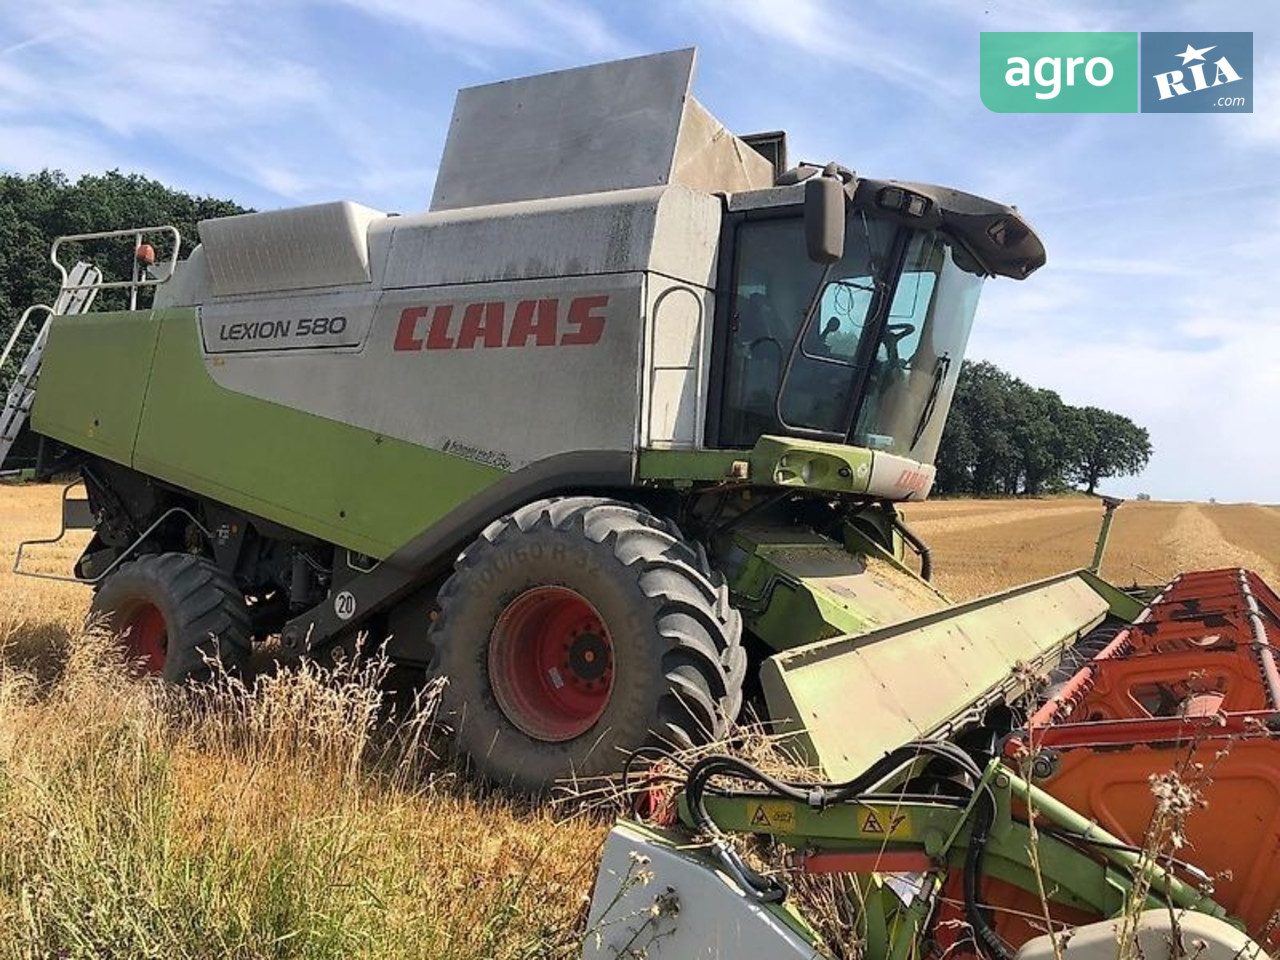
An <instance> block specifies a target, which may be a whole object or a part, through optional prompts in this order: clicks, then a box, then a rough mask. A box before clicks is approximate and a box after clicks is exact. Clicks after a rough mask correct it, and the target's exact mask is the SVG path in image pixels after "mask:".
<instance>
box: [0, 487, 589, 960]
mask: <svg viewBox="0 0 1280 960" xmlns="http://www.w3.org/2000/svg"><path fill="white" fill-rule="evenodd" d="M56 498H57V493H56V491H55V490H51V489H49V488H38V487H34V488H4V489H3V490H0V552H2V553H3V554H4V555H6V556H8V555H11V553H12V550H13V547H14V546H15V543H16V541H17V539H19V538H21V537H25V536H37V535H41V534H45V533H47V532H48V531H49V529H50V526H51V525H53V526H54V527H56V513H55V512H54V511H53V510H52V507H53V506H54V505H55V504H56ZM74 553H75V550H74V549H68V550H66V551H65V556H63V557H62V560H63V562H64V563H69V561H70V560H71V558H72V557H73V556H74ZM87 602H88V591H87V590H85V589H84V588H83V587H79V586H76V585H67V584H54V583H44V582H40V581H28V580H20V579H18V578H15V577H13V576H12V575H11V574H9V573H8V572H7V571H6V572H5V573H4V574H3V575H0V610H2V611H3V614H2V616H3V619H2V620H0V931H2V932H3V937H0V955H6V956H14V957H20V956H22V957H30V956H38V957H52V956H74V957H130V958H133V957H164V958H175V957H214V956H217V957H244V958H250V957H253V958H256V957H335V958H337V957H344V958H345V957H361V956H368V957H373V956H377V957H384V956H394V957H431V958H477V960H479V958H490V957H501V958H517V957H520V958H523V957H560V956H573V955H576V952H577V949H578V947H577V942H578V934H577V933H576V931H577V930H578V924H579V915H580V911H581V909H582V907H583V904H584V896H585V895H586V894H587V893H588V892H589V890H590V885H591V881H592V879H593V877H594V871H595V862H596V859H597V854H598V848H599V844H600V841H601V840H602V838H603V835H604V831H605V829H606V825H605V823H604V821H603V820H601V819H588V818H584V817H581V816H573V815H571V813H568V812H561V813H558V814H557V813H555V812H552V811H548V810H545V809H542V810H529V809H525V808H522V807H520V806H518V805H516V804H513V803H511V802H509V801H504V800H500V799H494V798H491V797H486V796H484V795H482V794H480V793H478V792H477V791H475V790H473V789H471V788H468V787H466V786H465V785H463V784H461V783H460V782H459V779H458V778H457V777H456V776H455V775H454V774H453V773H452V772H451V771H450V770H449V768H448V767H447V766H445V765H442V764H441V763H439V762H438V761H436V760H435V759H434V758H433V757H432V756H431V755H430V754H429V752H428V751H427V750H426V745H425V741H424V740H423V738H422V737H421V736H418V737H415V736H414V734H415V733H418V734H421V733H422V732H423V730H422V724H421V723H419V724H418V725H417V726H415V725H414V724H408V725H406V726H401V727H399V728H398V730H399V733H398V734H396V735H394V736H392V735H389V734H387V733H386V732H385V730H384V728H383V726H382V725H380V724H379V722H378V717H377V710H376V709H375V697H376V695H375V689H376V684H375V682H374V681H375V680H376V677H374V676H372V675H371V674H370V673H368V671H367V670H356V669H355V668H352V667H345V668H339V670H338V671H337V672H336V673H335V674H333V675H328V676H326V675H323V674H322V673H320V672H319V671H317V670H315V669H310V670H306V671H303V672H302V673H293V674H288V675H285V676H282V677H280V678H275V679H271V678H268V679H266V680H265V681H264V682H260V683H259V684H258V686H257V687H256V689H255V690H254V691H253V692H249V691H247V690H244V689H243V688H237V687H234V686H230V685H228V686H225V687H223V688H222V689H219V690H217V691H214V692H213V693H210V694H208V695H206V696H204V697H203V698H197V699H193V698H192V697H190V696H180V695H177V694H175V692H174V691H171V690H166V689H165V688H164V687H163V686H162V685H161V684H159V683H158V682H155V681H139V680H133V679H130V678H129V677H128V674H127V671H126V670H125V669H124V665H123V664H122V663H121V662H120V660H119V656H118V654H117V653H116V652H115V651H114V648H113V646H112V644H111V643H110V642H109V641H107V640H105V639H104V638H101V637H96V636H92V635H90V636H81V635H80V629H79V627H80V623H81V620H82V617H83V615H84V611H85V609H86V606H87ZM423 716H425V714H423Z"/></svg>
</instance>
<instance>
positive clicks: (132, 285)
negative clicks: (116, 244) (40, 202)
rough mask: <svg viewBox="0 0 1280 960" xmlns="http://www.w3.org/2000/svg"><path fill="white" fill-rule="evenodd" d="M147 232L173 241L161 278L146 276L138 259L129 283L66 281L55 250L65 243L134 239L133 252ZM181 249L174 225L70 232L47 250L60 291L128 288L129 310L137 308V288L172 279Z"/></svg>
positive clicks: (65, 270) (65, 273) (65, 274)
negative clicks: (159, 234)
mask: <svg viewBox="0 0 1280 960" xmlns="http://www.w3.org/2000/svg"><path fill="white" fill-rule="evenodd" d="M149 233H166V234H168V235H169V236H170V237H171V238H172V240H173V250H172V252H171V253H170V254H169V259H168V267H169V269H168V270H167V271H166V272H165V274H164V276H162V277H148V276H147V275H146V273H145V269H146V268H145V267H143V266H142V265H141V264H139V262H138V260H137V258H136V257H135V258H134V261H133V276H132V278H131V279H129V280H109V281H106V282H104V281H102V280H101V278H99V280H98V281H97V282H95V283H80V284H74V283H70V282H68V277H67V268H66V267H64V266H63V265H62V263H61V261H59V260H58V248H59V247H60V246H62V244H64V243H76V242H80V241H83V240H110V239H111V238H112V237H130V236H131V237H133V238H134V249H135V250H136V249H137V248H138V247H140V246H142V238H143V237H144V236H145V235H146V234H149ZM181 246H182V235H181V234H180V233H178V228H177V227H174V226H168V225H166V226H163V227H136V228H130V229H128V230H105V231H102V232H101V233H72V234H67V235H66V236H62V237H58V238H57V239H56V240H54V241H53V246H52V247H50V248H49V262H50V263H52V264H53V265H54V266H55V267H57V268H58V273H59V274H60V275H61V277H62V289H63V291H74V290H113V289H121V288H125V287H127V288H128V289H129V293H130V296H129V309H131V310H133V309H136V308H137V305H138V304H137V296H138V289H139V288H141V287H156V286H159V285H160V284H162V283H168V282H169V280H171V279H172V278H173V274H174V268H175V267H177V265H178V252H179V248H180V247H181Z"/></svg>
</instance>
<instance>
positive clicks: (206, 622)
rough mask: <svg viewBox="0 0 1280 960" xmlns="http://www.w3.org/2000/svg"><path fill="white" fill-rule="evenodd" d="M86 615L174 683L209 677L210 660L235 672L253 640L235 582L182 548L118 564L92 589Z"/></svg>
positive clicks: (148, 668)
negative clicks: (101, 624) (104, 623)
mask: <svg viewBox="0 0 1280 960" xmlns="http://www.w3.org/2000/svg"><path fill="white" fill-rule="evenodd" d="M90 615H91V616H92V617H97V618H101V619H103V620H105V622H106V626H107V628H108V629H109V630H111V632H113V633H115V634H118V635H119V636H120V637H121V638H122V639H123V640H124V644H125V650H126V652H127V653H128V655H129V658H130V659H131V660H132V661H133V662H134V663H136V664H137V665H138V666H139V668H140V669H141V670H142V671H143V672H145V673H152V674H159V675H161V676H163V677H164V678H165V679H166V680H169V681H170V682H172V683H185V682H188V681H196V682H200V681H207V680H209V679H210V678H212V676H213V674H214V667H213V666H212V664H213V663H218V664H220V665H221V669H223V670H225V671H227V672H229V673H238V672H240V671H242V670H243V669H244V668H245V667H246V666H247V665H248V662H249V653H250V651H251V649H252V646H253V627H252V625H251V624H250V621H249V608H248V606H247V605H246V604H245V602H244V595H243V594H242V593H241V592H240V590H239V589H238V588H237V587H236V584H235V581H234V580H232V579H231V577H230V576H229V575H228V574H227V573H225V572H224V571H222V570H220V569H219V568H218V567H216V566H214V565H213V564H212V563H210V562H209V561H208V560H205V559H203V558H201V557H196V556H192V555H191V554H187V553H161V554H153V555H149V556H143V557H139V558H138V559H137V560H131V561H129V562H128V563H123V564H121V565H120V568H119V569H118V570H116V571H115V572H114V573H112V574H111V575H110V576H109V577H107V579H106V580H105V581H104V582H103V584H102V586H101V588H99V590H98V592H97V593H96V594H95V595H94V598H93V605H92V607H91V608H90Z"/></svg>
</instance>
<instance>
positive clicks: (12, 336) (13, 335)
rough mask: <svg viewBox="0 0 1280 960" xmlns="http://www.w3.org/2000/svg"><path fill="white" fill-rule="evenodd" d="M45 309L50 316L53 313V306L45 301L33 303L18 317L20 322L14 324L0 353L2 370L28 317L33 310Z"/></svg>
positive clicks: (0, 367)
mask: <svg viewBox="0 0 1280 960" xmlns="http://www.w3.org/2000/svg"><path fill="white" fill-rule="evenodd" d="M36 310H43V311H45V312H46V313H47V314H49V315H50V316H52V315H53V307H50V306H46V305H45V304H43V303H33V304H32V305H31V306H29V307H27V309H26V310H23V311H22V316H20V317H19V318H18V322H17V323H16V324H14V327H13V333H11V334H9V342H8V343H6V344H5V345H4V353H0V370H3V369H4V365H5V363H6V362H7V361H8V359H9V354H10V353H12V352H13V346H14V344H16V343H17V342H18V335H19V334H20V333H22V331H23V328H25V327H26V325H27V318H28V317H30V316H31V314H32V312H33V311H36Z"/></svg>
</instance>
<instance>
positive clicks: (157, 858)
mask: <svg viewBox="0 0 1280 960" xmlns="http://www.w3.org/2000/svg"><path fill="white" fill-rule="evenodd" d="M57 495H58V491H57V489H56V488H50V487H5V488H0V556H4V557H9V556H12V553H13V550H14V548H15V546H16V544H17V542H18V540H20V539H25V538H31V537H39V536H44V535H47V534H49V533H51V532H52V531H53V529H55V528H56V517H57V513H56V505H57ZM1099 512H1100V511H1099V509H1098V507H1097V506H1096V505H1095V504H1092V503H1088V502H1076V501H1061V500H1059V501H1046V502H1045V503H1044V504H1035V503H1027V502H1008V501H999V502H983V501H972V502H963V503H958V502H946V503H940V504H921V505H912V506H909V507H908V508H907V514H908V518H909V519H910V520H911V521H912V523H913V524H914V525H915V526H917V527H918V528H919V529H920V531H921V533H922V534H924V535H925V536H926V538H928V539H929V540H930V541H931V542H932V543H933V545H934V547H935V556H936V560H937V567H938V569H939V574H940V580H941V582H942V584H943V587H944V589H946V590H948V591H949V592H951V593H952V594H953V595H954V596H957V597H967V596H973V595H975V594H978V593H982V592H986V591H989V590H994V589H999V588H1002V587H1005V586H1009V585H1011V584H1013V583H1017V582H1022V581H1025V580H1027V579H1030V578H1034V577H1038V576H1046V575H1049V574H1052V573H1055V572H1058V571H1060V570H1062V569H1065V568H1068V567H1074V566H1080V565H1083V564H1084V563H1087V562H1088V560H1089V558H1090V556H1091V554H1092V544H1093V539H1094V537H1095V535H1096V531H1097V522H1098V518H1099ZM1278 530H1280V512H1277V511H1275V510H1273V509H1269V508H1261V507H1233V506H1222V507H1217V506H1215V507H1203V506H1197V505H1186V504H1162V503H1151V504H1145V503H1144V504H1129V505H1126V506H1125V507H1124V508H1122V510H1121V512H1120V514H1119V515H1118V516H1117V521H1116V527H1115V533H1114V536H1113V543H1112V550H1111V553H1110V555H1109V560H1108V563H1107V567H1106V570H1105V571H1104V572H1106V573H1108V574H1109V575H1110V576H1111V577H1112V578H1113V579H1116V580H1128V579H1138V580H1146V581H1151V580H1155V579H1160V578H1161V577H1164V576H1167V575H1169V574H1172V573H1174V572H1176V571H1177V570H1179V569H1185V568H1188V567H1191V566H1197V565H1211V566H1212V565H1222V564H1224V563H1238V562H1247V563H1248V564H1249V565H1251V566H1255V567H1257V568H1258V569H1259V572H1261V573H1262V574H1263V575H1264V576H1265V577H1268V578H1274V576H1275V571H1276V568H1277V567H1280V537H1277V536H1276V533H1277V531H1278ZM78 550H79V546H78V544H76V543H70V544H67V545H63V546H61V547H59V548H57V549H56V550H52V551H51V550H49V549H48V548H44V550H43V551H42V552H41V553H40V554H39V556H37V557H34V558H33V560H34V561H35V562H36V563H37V564H38V567H37V568H38V569H47V570H66V569H68V568H69V566H70V563H71V561H72V560H73V559H74V557H75V556H76V554H77V553H78ZM1273 582H1274V580H1273ZM88 599H89V595H88V591H87V590H85V589H84V588H82V587H80V586H77V585H69V584H59V583H50V582H43V581H34V580H23V579H19V578H15V577H14V576H12V575H11V574H10V573H9V572H8V570H7V565H6V567H5V569H4V571H3V572H0V932H3V934H4V936H3V937H0V955H7V956H15V957H17V956H83V957H111V956H115V957H126V956H127V957H187V956H190V957H206V956H233V957H246V958H248V957H304V956H305V957H330V956H331V957H347V956H375V955H377V956H384V955H385V956H405V957H414V956H419V957H439V958H481V957H484V958H488V957H497V958H516V957H558V956H571V955H574V954H575V953H576V951H577V946H576V944H577V940H578V937H579V936H580V933H579V932H578V931H579V930H580V926H579V925H580V919H581V910H582V907H583V905H584V903H585V898H586V896H587V895H588V894H589V892H590V886H591V881H592V878H593V876H594V870H595V863H596V860H597V855H598V849H599V844H600V842H601V840H602V839H603V835H604V832H605V830H606V828H607V817H598V818H592V817H587V816H583V815H580V814H575V813H574V812H573V811H572V810H570V809H567V808H563V807H562V808H559V809H557V810H551V811H549V810H546V809H540V810H530V809H527V808H523V807H521V806H519V805H517V804H513V803H511V802H508V801H504V800H500V799H495V798H492V797H486V796H484V795H483V794H481V793H479V792H477V791H475V790H474V789H471V788H468V787H466V786H465V785H463V784H461V783H460V782H459V780H458V779H457V778H456V777H455V776H454V774H453V773H452V772H451V770H450V769H449V767H448V766H447V765H443V764H441V763H440V762H439V761H437V760H436V759H435V758H433V757H432V756H431V755H430V754H429V753H428V752H427V751H426V750H425V744H424V741H423V740H422V739H421V737H416V738H415V736H414V733H415V732H416V733H421V732H422V731H421V727H420V726H419V727H415V726H413V725H412V724H411V725H409V726H408V727H404V728H401V732H400V733H399V734H396V735H393V734H389V733H388V732H387V730H386V729H385V728H384V727H383V726H381V725H380V724H379V723H378V719H377V711H376V710H375V709H374V705H373V702H372V700H371V697H372V696H373V694H372V681H371V677H370V676H369V675H368V674H367V673H362V672H361V671H358V670H354V669H353V668H345V671H344V670H343V669H340V670H339V671H338V673H337V675H333V676H324V675H322V674H321V673H319V672H317V671H315V670H308V671H304V672H302V673H301V674H289V675H287V676H285V677H282V678H279V679H275V680H268V681H267V682H264V683H262V684H260V685H259V686H258V687H257V688H256V689H255V690H254V691H253V692H252V693H251V692H249V691H246V690H243V689H237V688H234V687H227V688H224V689H222V690H220V691H219V692H217V693H216V694H213V695H212V699H209V698H205V699H204V700H192V699H191V698H189V697H187V698H182V697H178V696H176V695H175V694H174V693H173V692H172V691H166V690H165V689H164V688H163V687H161V686H160V685H159V684H157V683H154V682H144V681H137V680H132V679H129V678H128V676H127V672H126V671H125V670H124V669H123V667H122V665H121V664H120V663H119V661H118V657H117V656H116V655H115V654H114V653H113V652H112V649H111V647H110V644H109V643H107V642H106V641H105V640H103V639H102V638H100V637H93V636H90V637H82V636H80V624H81V622H82V618H83V616H84V612H85V610H86V608H87V604H88Z"/></svg>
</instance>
